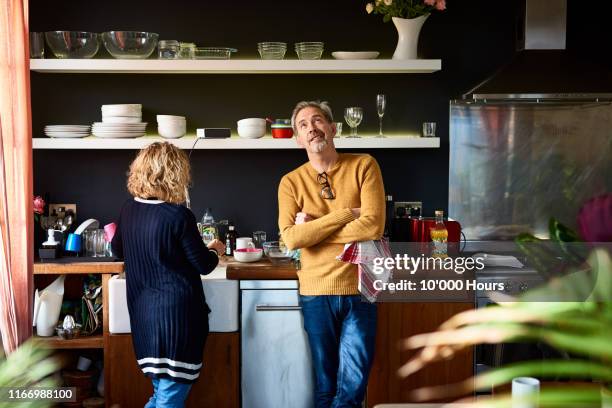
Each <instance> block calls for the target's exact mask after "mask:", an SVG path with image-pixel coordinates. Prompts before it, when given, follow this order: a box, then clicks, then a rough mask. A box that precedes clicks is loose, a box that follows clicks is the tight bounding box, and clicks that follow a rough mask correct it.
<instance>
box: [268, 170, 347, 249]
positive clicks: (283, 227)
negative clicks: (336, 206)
mask: <svg viewBox="0 0 612 408" xmlns="http://www.w3.org/2000/svg"><path fill="white" fill-rule="evenodd" d="M300 211H301V208H299V207H298V205H297V202H296V200H295V195H294V194H293V191H292V189H291V185H290V183H289V182H288V181H287V180H286V178H285V177H283V179H282V180H281V182H280V185H279V188H278V226H279V229H280V231H281V236H282V238H283V242H284V243H285V245H287V247H288V248H290V249H296V248H307V247H310V246H313V245H316V244H318V243H320V242H322V241H324V240H325V238H327V237H328V236H329V235H330V234H332V233H333V232H334V231H336V230H338V229H339V228H341V227H342V226H344V225H345V224H346V223H348V222H351V221H353V220H354V219H355V217H354V216H353V213H352V211H351V209H350V208H344V209H340V210H335V211H332V212H330V213H329V214H326V215H324V216H322V217H321V218H317V219H316V220H313V221H309V222H306V223H303V224H299V225H295V215H296V214H297V213H298V212H300Z"/></svg>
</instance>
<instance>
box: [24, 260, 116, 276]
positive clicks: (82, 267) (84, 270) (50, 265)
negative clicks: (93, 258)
mask: <svg viewBox="0 0 612 408" xmlns="http://www.w3.org/2000/svg"><path fill="white" fill-rule="evenodd" d="M121 272H123V262H120V261H117V262H83V261H82V260H79V258H74V260H69V261H68V260H65V259H62V261H50V262H44V261H40V260H35V261H34V275H46V274H51V275H55V274H61V275H67V274H89V273H121Z"/></svg>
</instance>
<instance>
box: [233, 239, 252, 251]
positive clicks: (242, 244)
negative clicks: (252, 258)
mask: <svg viewBox="0 0 612 408" xmlns="http://www.w3.org/2000/svg"><path fill="white" fill-rule="evenodd" d="M245 248H255V244H253V238H251V237H240V238H236V249H245Z"/></svg>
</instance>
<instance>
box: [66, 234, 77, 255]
mask: <svg viewBox="0 0 612 408" xmlns="http://www.w3.org/2000/svg"><path fill="white" fill-rule="evenodd" d="M64 249H65V250H66V251H68V252H75V253H77V254H78V253H79V252H81V236H80V235H78V234H74V233H72V232H71V233H70V234H68V238H66V246H65V247H64Z"/></svg>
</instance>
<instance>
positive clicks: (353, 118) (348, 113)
mask: <svg viewBox="0 0 612 408" xmlns="http://www.w3.org/2000/svg"><path fill="white" fill-rule="evenodd" d="M362 119H363V109H362V108H360V107H357V106H353V107H350V108H346V109H344V120H345V121H346V124H347V125H349V126H350V127H351V135H350V136H347V137H359V136H357V126H359V124H360V123H361V120H362Z"/></svg>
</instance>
